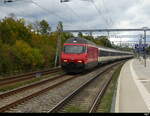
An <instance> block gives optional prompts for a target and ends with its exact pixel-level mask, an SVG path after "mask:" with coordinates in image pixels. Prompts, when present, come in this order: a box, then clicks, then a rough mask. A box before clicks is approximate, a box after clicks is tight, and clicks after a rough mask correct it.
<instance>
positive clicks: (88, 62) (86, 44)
mask: <svg viewBox="0 0 150 116" xmlns="http://www.w3.org/2000/svg"><path fill="white" fill-rule="evenodd" d="M98 54H99V53H98V47H96V44H94V43H93V42H91V41H88V40H86V39H82V38H71V39H68V40H67V41H66V43H65V44H64V47H63V51H62V54H61V62H62V64H61V65H62V68H63V69H64V70H65V71H66V72H81V71H83V70H85V69H90V68H93V67H95V66H96V65H97V64H98Z"/></svg>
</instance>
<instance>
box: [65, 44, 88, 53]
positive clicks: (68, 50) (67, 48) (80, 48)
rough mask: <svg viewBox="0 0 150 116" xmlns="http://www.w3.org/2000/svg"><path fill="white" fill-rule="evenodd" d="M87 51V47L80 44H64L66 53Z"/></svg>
mask: <svg viewBox="0 0 150 116" xmlns="http://www.w3.org/2000/svg"><path fill="white" fill-rule="evenodd" d="M85 51H86V48H85V47H84V46H80V45H66V46H64V52H65V53H72V54H80V53H84V52H85Z"/></svg>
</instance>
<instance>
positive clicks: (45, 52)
mask: <svg viewBox="0 0 150 116" xmlns="http://www.w3.org/2000/svg"><path fill="white" fill-rule="evenodd" d="M36 24H37V25H38V26H37V27H36V28H35V24H28V25H27V24H26V22H25V20H24V19H14V18H10V17H8V18H4V19H2V20H0V74H6V73H12V72H14V71H16V72H26V71H32V70H38V69H43V68H49V67H53V66H54V58H55V51H56V42H57V37H58V34H57V32H51V27H50V25H49V24H48V22H47V21H46V20H42V21H39V22H36ZM71 36H72V34H69V33H63V34H62V41H63V42H64V41H65V40H66V39H67V38H69V37H71Z"/></svg>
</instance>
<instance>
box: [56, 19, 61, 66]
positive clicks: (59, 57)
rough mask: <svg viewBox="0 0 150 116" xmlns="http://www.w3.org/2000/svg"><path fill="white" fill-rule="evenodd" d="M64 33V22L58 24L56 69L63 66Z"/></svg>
mask: <svg viewBox="0 0 150 116" xmlns="http://www.w3.org/2000/svg"><path fill="white" fill-rule="evenodd" d="M62 32H63V26H62V22H59V23H58V26H57V33H58V38H57V48H56V55H55V67H56V66H57V64H58V66H60V65H61V43H62V42H61V37H62V36H61V35H62Z"/></svg>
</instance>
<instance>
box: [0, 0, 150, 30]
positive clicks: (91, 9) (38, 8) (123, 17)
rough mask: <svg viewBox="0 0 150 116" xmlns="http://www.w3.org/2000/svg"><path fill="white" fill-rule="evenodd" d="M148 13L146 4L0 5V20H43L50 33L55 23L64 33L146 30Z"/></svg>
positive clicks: (41, 1)
mask: <svg viewBox="0 0 150 116" xmlns="http://www.w3.org/2000/svg"><path fill="white" fill-rule="evenodd" d="M0 1H3V0H0ZM92 1H93V2H92ZM149 9H150V0H83V1H82V0H70V2H66V3H60V0H33V2H31V0H18V1H17V0H16V2H13V3H7V4H3V3H2V2H1V3H0V19H2V18H4V17H5V16H8V15H9V14H10V13H14V14H15V15H16V17H18V18H19V17H23V18H25V19H26V20H27V21H28V22H34V21H36V20H42V19H45V20H47V21H48V22H49V24H50V25H51V27H52V28H53V29H56V25H57V24H58V21H62V22H63V24H64V29H101V28H142V27H145V26H146V27H150V10H149Z"/></svg>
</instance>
